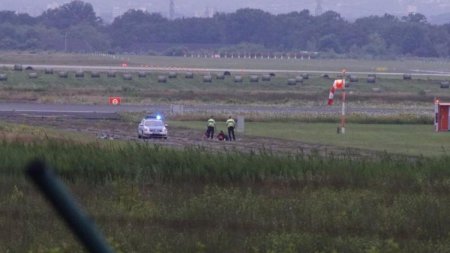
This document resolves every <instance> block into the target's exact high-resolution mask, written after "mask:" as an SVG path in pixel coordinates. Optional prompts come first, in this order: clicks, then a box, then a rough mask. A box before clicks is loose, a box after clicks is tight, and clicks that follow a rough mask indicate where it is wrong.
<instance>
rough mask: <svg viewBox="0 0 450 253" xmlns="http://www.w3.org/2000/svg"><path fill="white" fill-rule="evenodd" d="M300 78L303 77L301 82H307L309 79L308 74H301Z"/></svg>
mask: <svg viewBox="0 0 450 253" xmlns="http://www.w3.org/2000/svg"><path fill="white" fill-rule="evenodd" d="M301 76H302V77H303V80H308V79H309V74H308V73H303V74H301Z"/></svg>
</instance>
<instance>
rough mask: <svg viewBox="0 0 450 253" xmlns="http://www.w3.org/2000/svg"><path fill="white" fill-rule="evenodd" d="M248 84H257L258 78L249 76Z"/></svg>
mask: <svg viewBox="0 0 450 253" xmlns="http://www.w3.org/2000/svg"><path fill="white" fill-rule="evenodd" d="M250 82H251V83H257V82H259V76H257V75H251V76H250Z"/></svg>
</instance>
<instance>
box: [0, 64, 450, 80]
mask: <svg viewBox="0 0 450 253" xmlns="http://www.w3.org/2000/svg"><path fill="white" fill-rule="evenodd" d="M26 66H30V67H32V68H33V69H40V70H43V69H46V68H51V69H55V70H80V69H82V70H93V71H119V72H132V71H165V72H168V71H175V72H180V71H190V72H224V71H230V72H238V73H310V74H323V73H328V74H340V73H341V72H340V71H335V70H329V71H328V70H320V71H319V70H287V69H251V68H247V69H229V68H228V69H225V68H180V67H154V66H145V67H134V66H128V67H121V66H98V65H97V66H94V65H38V64H28V65H26ZM13 67H14V64H0V68H9V69H12V68H13ZM412 72H414V76H436V77H450V72H438V71H427V70H412ZM349 73H350V72H349ZM373 73H374V72H351V74H355V75H368V74H373ZM376 74H377V75H378V76H403V74H404V73H400V72H377V73H376Z"/></svg>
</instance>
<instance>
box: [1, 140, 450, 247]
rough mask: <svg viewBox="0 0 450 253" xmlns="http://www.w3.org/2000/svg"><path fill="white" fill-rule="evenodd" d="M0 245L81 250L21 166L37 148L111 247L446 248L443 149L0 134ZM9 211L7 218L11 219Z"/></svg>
mask: <svg viewBox="0 0 450 253" xmlns="http://www.w3.org/2000/svg"><path fill="white" fill-rule="evenodd" d="M0 152H1V153H2V155H3V156H4V157H6V158H7V159H0V173H1V179H0V182H1V184H0V203H2V205H0V212H1V213H2V216H1V217H0V251H2V252H82V250H81V248H80V246H79V245H78V244H77V242H76V241H75V240H74V239H73V238H72V237H71V236H70V234H69V232H68V231H67V229H66V228H64V227H63V224H62V223H61V221H60V220H59V219H58V218H57V217H55V213H54V212H53V211H51V210H50V209H49V207H48V205H47V203H46V202H44V201H43V199H42V198H41V197H40V196H39V194H38V193H37V192H36V190H35V189H34V187H32V185H31V184H30V183H29V182H27V181H25V178H24V175H23V167H24V166H25V165H26V162H27V161H29V159H31V158H33V157H45V158H46V159H47V160H48V161H49V162H50V163H51V164H52V166H53V167H54V168H55V169H56V171H57V173H58V174H59V175H61V176H62V178H63V180H64V181H65V182H66V183H68V185H69V187H70V188H71V189H72V191H74V193H75V195H76V196H77V199H79V200H80V201H81V203H82V204H83V205H84V206H85V207H86V208H87V210H88V211H89V213H90V214H91V215H92V217H93V218H94V219H95V220H96V221H97V222H98V224H99V226H100V228H101V229H102V230H103V231H104V233H105V234H106V236H107V238H108V240H109V241H110V242H111V244H112V245H113V247H114V248H115V249H116V250H117V252H267V253H268V252H280V253H282V252H355V253H356V252H448V250H449V249H450V241H449V238H448V234H449V233H450V230H449V229H450V219H449V216H448V212H449V211H450V199H449V194H448V193H449V192H450V181H449V178H450V171H449V169H448V166H447V164H448V162H449V156H440V157H434V158H424V157H419V158H417V159H414V160H409V159H407V158H401V157H397V156H392V155H388V154H384V155H381V156H379V157H377V159H366V158H359V159H355V158H353V157H351V156H349V157H346V156H341V157H320V156H317V155H314V154H311V155H302V154H297V155H295V156H277V155H272V154H270V153H265V154H263V155H255V154H241V153H236V152H228V153H217V154H212V153H209V152H205V150H202V149H199V150H197V149H195V148H194V149H186V150H178V151H177V150H172V149H166V148H163V147H158V146H153V145H145V144H136V143H134V144H133V143H130V144H128V145H125V146H123V145H109V146H108V145H103V144H99V143H88V144H82V143H75V142H71V141H62V142H61V141H54V140H52V139H47V140H44V141H42V140H39V141H33V140H28V142H27V143H23V141H17V140H12V141H2V142H0ZM11 217H14V218H13V219H11Z"/></svg>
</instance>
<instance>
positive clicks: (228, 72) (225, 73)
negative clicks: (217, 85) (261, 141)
mask: <svg viewBox="0 0 450 253" xmlns="http://www.w3.org/2000/svg"><path fill="white" fill-rule="evenodd" d="M223 75H224V76H231V72H230V71H224V72H223Z"/></svg>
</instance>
